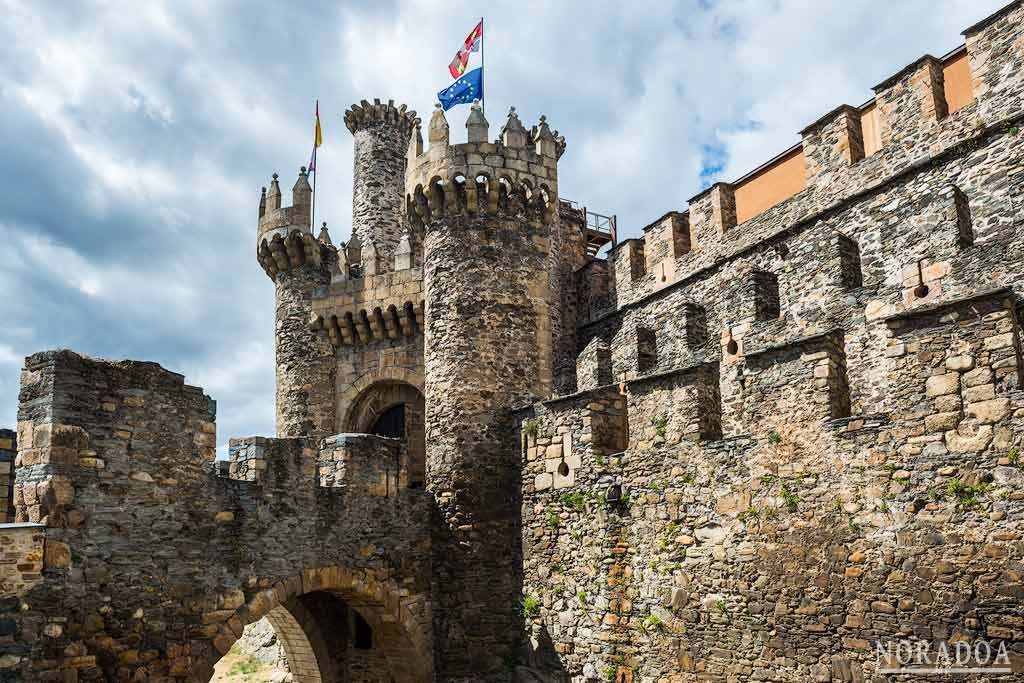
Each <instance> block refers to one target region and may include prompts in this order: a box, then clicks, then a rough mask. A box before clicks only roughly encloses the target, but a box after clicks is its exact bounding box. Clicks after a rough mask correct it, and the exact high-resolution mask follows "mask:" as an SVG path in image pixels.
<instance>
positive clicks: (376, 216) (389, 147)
mask: <svg viewBox="0 0 1024 683" xmlns="http://www.w3.org/2000/svg"><path fill="white" fill-rule="evenodd" d="M418 123H419V119H417V118H416V112H414V111H407V110H406V106H405V105H404V104H403V105H399V106H397V107H396V106H395V103H394V102H393V101H390V100H389V101H388V102H387V103H386V104H385V103H382V102H381V101H380V100H374V101H373V104H370V103H369V102H367V101H366V100H363V101H362V102H360V103H359V104H354V105H352V107H351V108H349V110H348V111H346V112H345V125H346V126H347V127H348V129H349V131H350V132H351V133H352V137H353V142H352V147H353V155H354V164H353V171H352V235H353V236H354V237H355V238H357V239H358V240H359V241H360V242H361V243H362V246H363V248H364V249H368V248H370V246H371V245H372V247H373V250H374V253H375V255H376V257H377V259H378V263H377V264H376V265H377V266H379V269H375V270H374V271H373V272H381V273H383V272H386V271H389V270H392V269H393V266H394V254H395V251H396V249H397V248H398V242H399V239H400V238H401V236H402V234H403V232H406V226H407V224H406V220H405V171H406V152H407V150H408V149H409V141H410V139H411V136H412V132H413V129H414V128H415V127H416V126H417V125H418Z"/></svg>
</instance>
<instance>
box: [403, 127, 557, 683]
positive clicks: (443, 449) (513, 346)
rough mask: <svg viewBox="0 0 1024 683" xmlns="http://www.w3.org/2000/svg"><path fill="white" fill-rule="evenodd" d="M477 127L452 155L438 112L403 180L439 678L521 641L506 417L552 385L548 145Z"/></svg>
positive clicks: (497, 673) (517, 133)
mask: <svg viewBox="0 0 1024 683" xmlns="http://www.w3.org/2000/svg"><path fill="white" fill-rule="evenodd" d="M482 118H483V117H482V113H481V112H480V111H479V110H478V109H475V108H474V110H472V111H471V119H470V123H471V126H472V130H471V132H472V137H471V139H474V140H476V141H473V142H468V143H466V144H460V145H451V146H449V145H448V144H447V128H448V126H447V121H445V120H444V113H443V112H442V111H441V110H440V109H438V110H437V111H436V112H435V113H434V115H433V118H432V119H431V122H430V139H431V141H432V143H431V148H430V150H429V151H428V152H427V153H426V154H423V155H422V156H421V157H420V158H419V159H417V160H416V163H415V165H414V166H412V167H410V169H409V179H408V187H409V188H410V189H411V191H410V194H409V197H408V204H409V215H410V220H411V221H412V222H413V223H414V227H416V228H420V229H422V231H423V234H424V297H425V303H426V316H425V317H426V331H425V335H426V343H425V354H426V359H425V367H426V432H427V437H426V444H427V486H428V488H429V489H430V490H431V491H432V493H433V494H434V497H435V499H436V501H437V505H438V509H439V512H440V524H439V528H438V529H437V531H436V534H437V535H436V537H435V538H434V542H433V550H434V557H435V560H434V564H435V567H434V588H433V591H434V592H433V597H434V601H435V604H434V610H433V613H434V615H435V624H434V632H435V633H436V634H438V635H439V639H438V640H439V642H438V643H437V646H436V658H435V670H436V671H437V672H438V677H439V679H443V680H446V681H475V682H480V681H499V680H506V677H507V675H508V673H507V670H506V662H507V661H508V658H509V657H510V656H511V655H513V654H514V648H515V647H516V643H517V638H516V636H517V634H518V633H521V626H520V624H519V617H518V615H517V613H516V610H515V605H516V604H517V602H518V601H519V599H520V595H519V591H520V584H519V583H518V581H517V578H516V577H517V576H519V575H520V573H521V559H520V556H519V550H518V549H519V546H520V539H519V522H518V520H519V513H520V510H519V495H518V491H519V487H520V471H519V463H520V452H519V439H518V430H517V429H516V425H515V419H514V416H513V413H512V411H513V409H514V408H517V407H520V406H523V405H526V404H528V403H531V402H532V401H534V400H536V399H538V398H546V397H547V396H548V394H549V392H550V387H551V360H550V359H551V344H552V340H551V312H552V311H551V294H550V288H549V279H548V275H547V270H548V259H549V253H550V248H551V234H552V222H553V221H554V220H555V216H556V211H555V207H556V206H557V199H556V198H557V196H558V194H557V191H558V188H557V153H556V144H555V141H554V138H553V137H552V136H551V134H550V131H548V130H547V128H546V126H543V130H539V129H538V130H536V131H535V132H534V133H533V134H531V133H530V132H529V131H527V130H526V129H525V128H524V127H523V125H522V123H521V122H520V121H519V118H518V117H517V116H516V115H515V113H514V111H513V112H512V113H511V114H510V116H509V119H508V123H507V124H506V125H505V128H504V130H503V132H502V140H501V141H500V142H498V143H488V142H486V121H482ZM481 126H483V127H484V130H483V131H481V130H480V128H481ZM484 160H486V163H484Z"/></svg>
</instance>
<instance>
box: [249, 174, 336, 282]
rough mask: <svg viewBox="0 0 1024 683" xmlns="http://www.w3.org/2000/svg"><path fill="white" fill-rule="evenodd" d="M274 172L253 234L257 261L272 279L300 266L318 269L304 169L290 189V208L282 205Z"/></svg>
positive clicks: (309, 190)
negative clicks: (254, 234) (310, 266)
mask: <svg viewBox="0 0 1024 683" xmlns="http://www.w3.org/2000/svg"><path fill="white" fill-rule="evenodd" d="M277 178H278V176H277V174H276V173H275V174H274V176H273V179H272V180H271V182H270V191H269V192H268V191H267V188H263V192H262V194H261V196H260V208H259V223H258V228H257V232H256V260H257V261H258V262H259V264H260V266H261V267H262V268H263V271H264V272H265V273H266V274H267V275H268V276H269V277H270V279H271V280H273V279H274V278H276V277H277V274H278V273H280V272H283V271H286V270H289V269H291V268H295V267H298V266H302V265H306V264H309V265H312V266H314V267H317V268H319V267H320V264H321V261H322V258H323V256H322V254H321V251H320V250H321V244H320V242H318V240H316V239H314V238H313V232H312V228H311V227H310V222H311V213H310V212H311V210H312V196H313V190H312V188H311V187H310V186H309V173H308V172H307V171H306V167H305V166H303V167H302V168H300V169H299V177H298V179H297V180H296V181H295V185H294V187H293V188H292V205H291V206H281V187H280V184H279V183H278V180H277Z"/></svg>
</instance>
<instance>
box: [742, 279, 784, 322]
mask: <svg viewBox="0 0 1024 683" xmlns="http://www.w3.org/2000/svg"><path fill="white" fill-rule="evenodd" d="M750 282H751V284H752V285H753V290H754V292H753V294H754V313H755V316H756V317H757V319H758V320H775V319H776V318H778V317H779V315H780V314H781V310H780V306H779V278H778V276H776V275H775V273H768V272H766V271H763V270H755V271H753V272H752V273H751V274H750Z"/></svg>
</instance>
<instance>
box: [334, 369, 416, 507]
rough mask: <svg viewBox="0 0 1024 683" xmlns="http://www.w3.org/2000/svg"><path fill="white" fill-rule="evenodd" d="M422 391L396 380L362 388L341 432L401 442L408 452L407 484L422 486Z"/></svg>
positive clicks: (350, 408)
mask: <svg viewBox="0 0 1024 683" xmlns="http://www.w3.org/2000/svg"><path fill="white" fill-rule="evenodd" d="M424 411H425V403H424V399H423V392H422V391H420V390H419V389H418V388H416V387H415V386H413V385H412V384H409V383H408V382H404V381H401V380H396V379H381V380H378V381H376V382H374V383H372V384H370V385H368V386H366V387H364V388H363V389H362V391H361V392H360V393H359V394H358V395H357V396H356V397H355V399H354V400H353V401H352V403H351V405H350V406H349V409H348V412H347V414H346V415H345V418H344V423H343V431H345V432H350V433H356V434H377V435H379V436H387V437H391V438H397V439H401V440H403V441H404V442H405V443H406V446H407V448H408V453H409V465H408V485H409V486H412V487H419V486H422V484H423V481H424V478H425V476H426V469H425V458H426V437H425V430H424V421H423V419H424V417H423V416H424Z"/></svg>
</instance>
